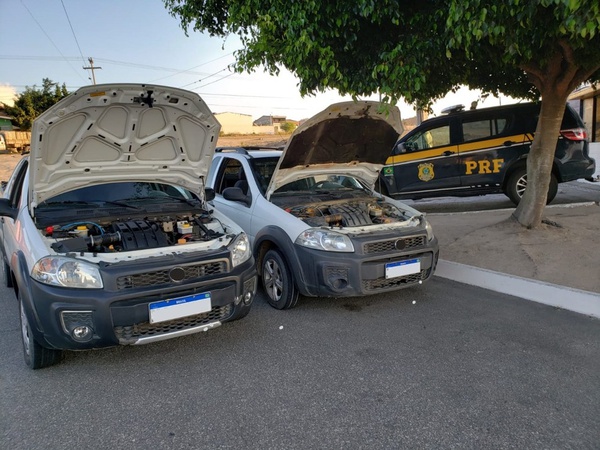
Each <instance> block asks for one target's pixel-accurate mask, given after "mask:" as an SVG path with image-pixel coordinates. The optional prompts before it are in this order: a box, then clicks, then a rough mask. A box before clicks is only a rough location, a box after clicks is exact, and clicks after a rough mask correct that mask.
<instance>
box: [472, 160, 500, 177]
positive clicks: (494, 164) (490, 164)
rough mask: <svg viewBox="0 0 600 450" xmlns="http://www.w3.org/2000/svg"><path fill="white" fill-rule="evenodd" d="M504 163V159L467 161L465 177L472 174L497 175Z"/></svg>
mask: <svg viewBox="0 0 600 450" xmlns="http://www.w3.org/2000/svg"><path fill="white" fill-rule="evenodd" d="M503 163H504V159H492V160H491V161H490V160H488V159H482V160H481V161H467V162H465V166H466V169H467V170H466V172H465V174H466V175H473V174H474V173H498V172H500V168H501V167H502V164H503Z"/></svg>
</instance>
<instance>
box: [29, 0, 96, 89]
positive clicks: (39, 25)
mask: <svg viewBox="0 0 600 450" xmlns="http://www.w3.org/2000/svg"><path fill="white" fill-rule="evenodd" d="M21 4H22V5H23V7H24V8H25V9H26V10H27V12H28V13H29V15H30V16H31V18H32V19H33V21H34V22H35V23H36V24H37V26H38V27H40V30H42V33H44V34H45V35H46V37H47V38H48V40H49V41H50V43H51V44H52V45H53V46H54V48H55V49H56V50H57V51H58V53H60V56H62V58H63V60H64V61H66V62H67V63H68V61H67V59H66V58H65V55H63V54H62V52H61V51H60V49H59V48H58V46H57V45H56V44H55V43H54V41H53V40H52V38H50V36H48V33H46V30H44V27H42V25H41V24H40V23H39V22H38V21H37V19H36V18H35V17H34V15H33V14H32V13H31V11H30V10H29V8H28V7H27V5H26V4H25V3H24V2H23V0H21ZM69 66H71V64H69ZM71 68H72V69H73V71H74V72H75V73H77V75H79V77H81V78H82V79H84V78H83V77H82V76H81V74H80V73H79V71H77V70H75V68H74V67H73V66H71ZM84 80H85V79H84Z"/></svg>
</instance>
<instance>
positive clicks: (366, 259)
mask: <svg viewBox="0 0 600 450" xmlns="http://www.w3.org/2000/svg"><path fill="white" fill-rule="evenodd" d="M393 240H394V242H395V241H397V240H399V239H398V238H394V239H393ZM384 242H385V240H384ZM354 244H355V247H357V245H358V247H359V248H360V250H359V251H357V252H355V253H335V252H325V251H319V250H314V249H309V248H306V247H301V246H296V247H297V248H296V254H297V255H298V260H299V261H298V262H299V266H300V270H299V271H297V272H296V273H297V274H298V277H299V278H300V279H299V280H298V282H297V284H298V289H299V290H300V293H301V294H302V295H305V296H323V297H355V296H363V295H371V294H376V293H382V292H390V291H395V290H398V289H402V288H406V287H410V286H415V285H419V284H422V283H423V282H424V281H426V280H429V279H430V278H431V277H432V276H433V274H434V272H435V268H436V265H437V261H438V257H439V251H438V243H437V239H435V238H434V239H433V240H432V241H430V242H427V244H426V245H425V246H421V247H417V248H414V249H412V250H405V251H397V250H395V251H394V250H392V251H385V250H383V251H381V252H375V253H372V254H371V253H369V254H366V253H365V252H364V251H362V249H364V248H365V246H364V245H361V243H360V242H358V243H357V242H355V243H354ZM416 262H418V266H417V265H416ZM398 263H400V264H402V263H408V264H410V265H411V266H412V267H415V269H413V270H411V271H410V273H407V274H400V275H398V274H397V273H394V272H393V271H392V270H390V269H387V270H386V267H388V268H389V267H391V266H394V265H397V264H398ZM417 269H418V270H417Z"/></svg>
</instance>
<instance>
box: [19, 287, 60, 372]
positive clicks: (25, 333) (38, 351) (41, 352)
mask: <svg viewBox="0 0 600 450" xmlns="http://www.w3.org/2000/svg"><path fill="white" fill-rule="evenodd" d="M17 300H18V302H19V317H20V323H21V341H22V342H23V356H24V357H25V364H26V365H27V367H29V368H30V369H34V370H35V369H42V368H44V367H49V366H52V365H54V364H57V363H58V362H60V360H61V358H62V352H61V351H60V350H54V349H50V348H46V347H42V346H41V345H40V344H38V343H37V341H36V340H35V338H34V337H33V333H32V331H31V326H30V324H29V320H28V319H27V314H26V313H25V308H24V306H23V302H22V301H21V298H20V297H19V295H18V294H17Z"/></svg>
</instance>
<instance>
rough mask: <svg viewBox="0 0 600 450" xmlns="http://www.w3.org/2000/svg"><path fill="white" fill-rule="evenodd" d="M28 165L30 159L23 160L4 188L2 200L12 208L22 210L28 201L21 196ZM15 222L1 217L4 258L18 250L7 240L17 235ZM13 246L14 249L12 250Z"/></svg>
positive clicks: (0, 243)
mask: <svg viewBox="0 0 600 450" xmlns="http://www.w3.org/2000/svg"><path fill="white" fill-rule="evenodd" d="M28 163H29V161H28V159H27V158H23V159H22V160H21V161H20V162H19V163H18V164H17V166H16V167H15V169H14V171H13V173H12V175H11V176H10V178H9V180H8V182H7V183H6V185H5V186H4V190H3V191H2V198H5V199H8V200H9V201H10V204H11V206H13V207H16V208H21V206H22V203H21V202H22V200H23V201H25V200H26V196H24V197H22V195H21V194H22V189H23V183H24V180H25V175H26V173H27V167H28ZM17 220H18V219H17ZM15 222H16V221H15V220H14V219H11V218H10V217H0V251H1V252H2V256H3V257H4V258H7V257H8V255H9V254H12V253H13V252H14V251H15V250H16V248H15V247H14V242H8V241H7V240H6V235H8V236H16V235H17V231H16V225H15ZM21 234H22V233H18V235H21ZM9 240H10V239H9ZM11 246H13V247H12V248H11ZM5 262H7V261H5Z"/></svg>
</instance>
